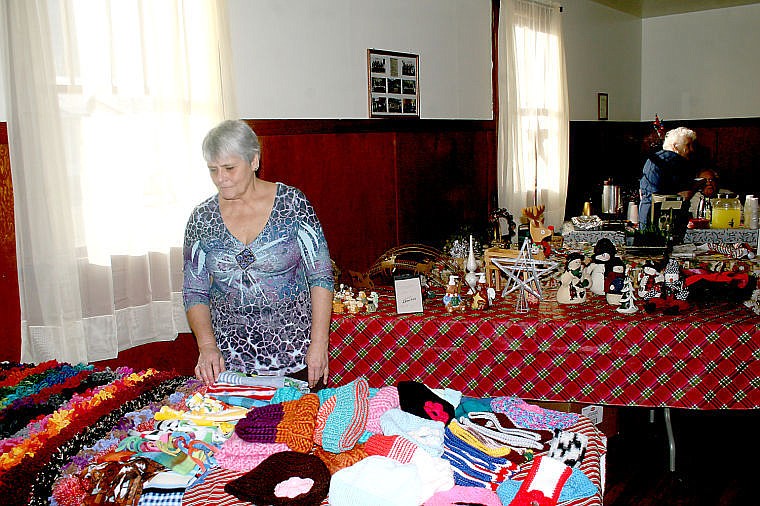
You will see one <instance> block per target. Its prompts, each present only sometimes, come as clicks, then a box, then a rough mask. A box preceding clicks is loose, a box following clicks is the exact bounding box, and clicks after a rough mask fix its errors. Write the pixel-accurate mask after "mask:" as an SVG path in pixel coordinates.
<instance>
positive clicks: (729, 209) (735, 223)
mask: <svg viewBox="0 0 760 506" xmlns="http://www.w3.org/2000/svg"><path fill="white" fill-rule="evenodd" d="M710 203H711V204H712V219H711V222H710V228H739V226H740V225H741V221H742V203H741V202H740V201H739V197H738V196H737V195H736V194H735V193H718V196H717V197H716V198H714V199H712V200H710Z"/></svg>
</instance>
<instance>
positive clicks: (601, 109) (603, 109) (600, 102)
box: [596, 93, 609, 119]
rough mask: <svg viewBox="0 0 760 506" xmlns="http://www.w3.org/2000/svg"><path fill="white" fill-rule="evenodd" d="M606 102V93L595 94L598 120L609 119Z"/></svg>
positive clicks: (607, 98)
mask: <svg viewBox="0 0 760 506" xmlns="http://www.w3.org/2000/svg"><path fill="white" fill-rule="evenodd" d="M608 100H609V97H608V96H607V94H606V93H597V94H596V103H597V107H598V114H597V117H598V119H609V112H608V103H607V102H608Z"/></svg>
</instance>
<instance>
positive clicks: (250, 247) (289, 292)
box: [183, 120, 334, 387]
mask: <svg viewBox="0 0 760 506" xmlns="http://www.w3.org/2000/svg"><path fill="white" fill-rule="evenodd" d="M203 156H204V158H205V159H206V163H207V165H208V169H209V175H210V176H211V180H212V181H213V182H214V185H215V186H216V187H217V189H218V193H217V194H215V195H213V196H211V197H209V198H208V199H206V200H205V201H204V202H202V203H201V204H200V205H198V206H197V207H196V208H195V209H194V210H193V212H192V214H191V216H190V219H189V220H188V223H187V227H186V229H185V243H184V284H183V297H184V304H185V310H186V311H187V320H188V323H189V324H190V328H191V329H192V331H193V333H194V334H195V337H196V340H197V342H198V351H199V357H198V365H197V366H196V367H195V375H196V376H197V377H198V379H200V380H202V381H204V382H205V383H206V384H210V383H213V382H214V381H216V380H217V378H218V377H219V373H221V372H222V371H225V370H232V371H238V372H243V373H252V374H260V375H288V376H291V377H295V378H298V379H302V380H306V381H308V383H309V386H310V387H315V386H316V385H317V384H318V383H319V384H320V385H322V384H324V383H326V382H327V377H328V374H329V364H328V357H329V354H328V345H329V339H328V334H329V328H330V315H331V311H332V294H333V285H334V281H333V272H332V261H331V260H330V253H329V251H328V248H327V241H326V240H325V236H324V233H323V231H322V226H321V225H320V222H319V220H318V219H317V215H316V213H315V212H314V208H313V207H312V205H311V204H310V203H309V201H308V200H307V199H306V197H305V196H304V194H303V193H302V192H301V191H300V190H298V189H296V188H293V187H291V186H287V185H285V184H283V183H274V182H270V181H264V180H262V179H259V178H258V177H257V172H258V170H259V161H260V159H261V148H260V145H259V141H258V138H257V137H256V134H255V133H254V132H253V130H251V128H250V127H249V126H248V124H247V123H245V122H244V121H240V120H236V121H233V120H228V121H223V122H222V123H220V124H219V125H217V126H216V127H214V128H213V129H211V131H209V133H208V134H207V135H206V138H205V139H204V140H203Z"/></svg>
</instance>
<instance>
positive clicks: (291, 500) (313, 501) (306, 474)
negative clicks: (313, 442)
mask: <svg viewBox="0 0 760 506" xmlns="http://www.w3.org/2000/svg"><path fill="white" fill-rule="evenodd" d="M292 478H300V479H302V480H300V481H301V483H302V488H301V490H303V491H302V492H301V493H299V494H297V495H295V497H288V495H283V494H282V493H281V492H279V493H278V491H279V490H280V488H281V486H282V485H283V484H290V483H291V482H292V480H291V479H292ZM289 480H291V481H290V482H289ZM304 480H312V483H310V484H311V487H310V488H308V489H307V490H304V489H305V488H306V487H308V484H309V482H306V481H304ZM278 485H280V487H278ZM303 485H306V486H303ZM329 487H330V471H328V469H327V466H325V464H324V462H322V461H321V460H319V457H315V456H314V455H309V454H303V453H299V452H290V451H286V452H280V453H275V454H274V455H271V456H270V457H267V458H266V459H265V460H264V461H263V462H262V463H261V464H259V465H258V466H257V467H256V468H255V469H254V470H253V471H249V472H247V473H246V474H244V475H243V476H240V477H239V478H236V479H234V480H232V481H230V482H229V483H227V485H225V486H224V491H225V492H227V493H228V494H232V495H234V496H235V497H237V498H238V499H240V500H242V501H249V502H252V503H254V504H271V505H273V506H288V505H293V506H295V505H299V506H318V505H319V504H321V503H322V501H323V500H324V498H325V497H327V492H328V490H329Z"/></svg>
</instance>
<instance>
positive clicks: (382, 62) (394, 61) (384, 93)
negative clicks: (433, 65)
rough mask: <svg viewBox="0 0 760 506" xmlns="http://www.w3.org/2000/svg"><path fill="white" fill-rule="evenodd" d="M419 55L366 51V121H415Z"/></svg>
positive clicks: (417, 100)
mask: <svg viewBox="0 0 760 506" xmlns="http://www.w3.org/2000/svg"><path fill="white" fill-rule="evenodd" d="M419 63H420V57H419V55H416V54H412V53H400V52H397V51H385V50H381V49H367V83H368V89H369V93H368V96H369V116H370V118H419V117H420V87H419V68H420V67H419Z"/></svg>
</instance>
